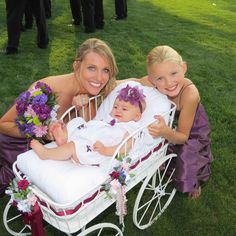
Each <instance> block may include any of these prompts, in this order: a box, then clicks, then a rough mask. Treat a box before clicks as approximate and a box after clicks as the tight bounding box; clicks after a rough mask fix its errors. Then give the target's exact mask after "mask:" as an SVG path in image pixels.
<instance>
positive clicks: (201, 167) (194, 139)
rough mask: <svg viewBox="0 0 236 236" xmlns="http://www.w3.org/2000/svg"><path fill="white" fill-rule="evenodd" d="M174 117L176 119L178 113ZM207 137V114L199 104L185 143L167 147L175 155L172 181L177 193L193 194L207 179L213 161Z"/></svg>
mask: <svg viewBox="0 0 236 236" xmlns="http://www.w3.org/2000/svg"><path fill="white" fill-rule="evenodd" d="M175 117H176V118H177V119H178V117H179V112H178V111H177V112H176V114H175ZM209 135H210V127H209V123H208V118H207V114H206V112H205V110H204V107H203V106H202V104H199V105H198V108H197V111H196V114H195V118H194V122H193V126H192V128H191V131H190V135H189V139H188V140H187V142H186V143H185V144H182V145H170V147H169V151H171V152H174V153H176V154H177V157H176V158H175V159H174V160H173V163H172V166H174V167H175V168H176V169H175V173H174V177H173V180H174V184H175V187H176V189H177V190H178V191H180V192H183V193H185V192H193V191H194V190H196V189H197V188H198V187H199V186H200V184H201V183H203V182H206V181H207V180H208V179H209V176H210V174H211V170H210V165H211V162H212V160H213V156H212V153H211V147H210V137H209Z"/></svg>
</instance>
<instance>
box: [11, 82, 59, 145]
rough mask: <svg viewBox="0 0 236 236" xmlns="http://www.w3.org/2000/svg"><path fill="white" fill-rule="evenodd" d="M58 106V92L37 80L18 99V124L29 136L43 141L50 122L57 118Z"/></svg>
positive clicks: (21, 130)
mask: <svg viewBox="0 0 236 236" xmlns="http://www.w3.org/2000/svg"><path fill="white" fill-rule="evenodd" d="M58 108H59V105H57V104H56V94H55V93H53V92H52V90H51V88H50V87H49V86H48V85H47V84H45V83H43V82H37V83H36V85H35V86H34V87H33V88H31V89H29V90H27V91H26V92H23V93H22V94H21V95H20V96H19V97H18V98H17V100H16V111H17V118H16V121H15V122H16V125H17V126H18V128H19V130H20V132H21V133H22V134H23V135H24V136H26V137H27V138H35V139H38V140H39V141H40V142H43V139H44V138H45V137H46V136H47V134H48V126H49V124H50V123H52V122H53V121H55V120H56V116H57V110H58Z"/></svg>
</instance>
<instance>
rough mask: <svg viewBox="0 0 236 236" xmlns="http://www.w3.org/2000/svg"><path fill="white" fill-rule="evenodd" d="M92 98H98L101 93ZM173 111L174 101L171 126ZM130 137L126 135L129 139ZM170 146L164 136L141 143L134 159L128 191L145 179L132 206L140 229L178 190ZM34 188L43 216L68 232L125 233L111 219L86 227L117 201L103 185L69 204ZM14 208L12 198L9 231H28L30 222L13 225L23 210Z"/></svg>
mask: <svg viewBox="0 0 236 236" xmlns="http://www.w3.org/2000/svg"><path fill="white" fill-rule="evenodd" d="M93 99H94V100H96V101H97V100H98V97H95V98H93ZM91 101H92V99H91ZM91 101H90V102H91ZM96 109H97V106H96ZM174 111H175V105H173V104H172V108H171V109H170V111H169V121H168V122H169V126H172V122H173V116H174ZM75 113H76V116H77V115H78V114H77V112H75V110H74V108H73V107H72V108H71V109H69V110H68V111H67V112H66V114H65V115H64V116H63V119H64V118H66V117H67V118H68V119H69V120H70V119H71V118H72V115H71V114H73V115H74V114H75ZM145 128H146V127H141V128H140V129H139V130H138V131H137V132H135V133H133V134H132V135H131V136H130V137H131V138H132V139H133V140H134V141H133V145H135V143H136V144H137V140H139V145H142V137H143V130H144V129H145ZM130 137H127V139H126V140H128V139H129V138H130ZM126 140H125V141H124V142H123V143H122V144H121V145H120V147H119V148H118V149H117V150H116V152H115V154H114V155H113V159H112V160H113V161H112V162H111V165H110V167H109V170H108V172H107V180H109V178H110V177H109V171H111V170H112V166H113V165H114V163H115V162H117V161H116V159H115V157H116V156H117V155H118V154H119V150H120V149H121V147H122V146H125V145H126ZM167 147H168V143H167V142H166V141H165V140H164V139H161V140H160V141H159V142H158V143H157V144H153V145H152V146H149V147H145V146H144V147H142V150H143V151H144V152H143V153H144V154H142V156H141V155H139V154H137V153H136V154H137V155H136V159H134V160H133V162H132V163H131V170H130V173H132V174H134V177H132V178H130V180H129V181H128V182H127V186H126V192H128V191H130V190H131V189H132V188H133V187H134V186H136V185H137V184H138V183H140V182H142V185H141V188H140V190H139V193H138V194H137V198H136V200H135V203H134V207H133V222H134V224H135V225H136V226H137V227H138V228H139V229H145V228H147V227H149V226H150V225H151V224H153V223H154V222H155V221H156V220H157V219H158V217H160V216H161V214H162V213H163V212H164V211H165V209H166V208H167V207H168V205H169V204H170V202H171V201H172V199H173V197H174V195H175V192H176V190H175V188H174V187H173V186H172V185H171V179H172V175H173V173H174V170H173V171H172V172H171V173H168V174H167V169H168V166H169V164H170V162H171V159H172V158H173V157H174V156H175V155H174V154H171V155H166V152H167ZM125 154H126V155H127V156H128V155H130V154H129V153H128V152H127V153H125ZM13 170H14V173H15V175H16V176H17V177H19V178H22V177H23V173H21V172H20V171H19V170H18V168H17V163H14V167H13ZM32 190H33V192H34V193H35V195H36V196H37V197H38V203H39V205H40V208H41V211H42V213H43V219H44V220H45V221H46V222H48V223H49V224H50V225H52V226H54V227H55V228H57V229H58V230H60V231H62V232H65V233H66V234H68V235H70V234H72V233H75V232H78V235H80V236H83V235H90V233H91V235H108V234H107V233H106V232H107V231H106V230H107V229H109V235H123V233H122V231H121V230H120V229H119V227H118V226H116V225H114V224H112V223H99V224H97V225H94V226H92V227H89V228H86V225H87V224H88V223H89V222H91V221H92V220H93V219H94V218H95V217H97V216H98V215H99V214H101V213H102V212H103V211H105V210H106V209H107V208H108V207H109V206H110V205H111V204H113V203H114V202H115V199H113V198H112V199H109V198H107V195H106V192H105V191H103V189H102V187H101V185H99V186H94V189H92V191H90V192H88V193H87V194H86V195H84V196H83V197H82V198H80V199H78V200H77V201H76V202H72V203H69V204H58V203H56V202H54V201H53V200H52V199H50V198H49V197H48V196H47V194H46V193H44V192H42V191H41V190H40V189H38V188H37V186H35V185H33V187H32ZM12 210H13V207H12V206H11V204H10V202H9V203H8V204H7V206H6V208H5V210H4V214H3V221H4V225H5V227H6V229H7V231H8V232H9V233H10V234H11V235H29V234H30V226H28V225H23V226H22V228H20V229H15V228H14V221H16V220H17V218H18V217H19V216H20V214H19V215H12V213H11V211H12ZM27 231H28V232H27Z"/></svg>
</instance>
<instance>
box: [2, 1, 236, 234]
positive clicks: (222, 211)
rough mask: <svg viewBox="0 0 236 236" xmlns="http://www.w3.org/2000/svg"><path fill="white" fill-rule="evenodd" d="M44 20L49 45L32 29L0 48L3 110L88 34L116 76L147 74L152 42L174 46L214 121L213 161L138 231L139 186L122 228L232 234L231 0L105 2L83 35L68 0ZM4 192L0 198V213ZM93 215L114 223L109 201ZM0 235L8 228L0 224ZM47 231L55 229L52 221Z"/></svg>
mask: <svg viewBox="0 0 236 236" xmlns="http://www.w3.org/2000/svg"><path fill="white" fill-rule="evenodd" d="M52 5H53V9H52V19H50V20H48V27H49V35H50V44H49V48H48V49H46V50H42V49H38V48H37V47H36V43H35V37H36V32H35V28H34V29H32V30H28V31H27V32H25V33H22V35H21V42H20V48H19V50H20V53H19V54H18V55H14V56H6V55H3V54H0V83H1V86H0V94H1V95H0V115H2V114H3V113H4V111H5V109H6V108H7V107H8V105H9V104H10V103H11V102H12V101H13V100H14V99H15V98H16V96H17V95H18V94H19V93H20V92H22V91H23V90H24V89H26V88H27V87H28V85H29V84H30V83H32V82H33V81H35V80H37V79H40V78H42V77H45V76H48V75H54V74H63V73H67V72H69V71H71V64H72V61H73V58H74V56H75V50H76V48H77V47H78V45H79V44H80V43H81V42H83V41H84V40H85V39H87V38H88V37H97V38H100V39H103V40H105V41H106V42H108V43H109V45H110V46H111V47H112V49H113V51H114V54H115V56H116V59H117V62H118V66H119V70H120V73H119V75H118V78H119V79H124V78H128V77H141V76H143V75H144V74H145V73H146V67H145V57H146V55H147V53H148V52H149V50H150V49H152V48H153V47H154V46H156V45H160V44H167V45H170V46H172V47H174V48H175V49H176V50H178V51H179V52H180V53H181V54H182V56H183V58H184V60H186V61H187V63H188V73H187V76H188V77H189V78H191V79H192V80H193V82H194V83H195V84H196V85H197V87H198V88H199V91H200V93H201V99H202V103H203V104H204V106H205V108H206V110H207V113H208V116H209V120H210V123H211V127H212V136H211V137H212V150H213V154H214V162H213V164H212V176H211V178H210V180H209V182H208V183H207V184H206V185H205V186H204V188H203V193H202V196H201V198H200V199H199V200H197V201H192V200H190V199H188V198H187V197H186V196H185V195H183V194H179V193H178V194H177V195H176V196H175V198H174V200H173V201H172V202H171V205H170V206H169V207H168V209H167V210H166V212H165V213H164V214H163V215H162V216H161V218H160V219H159V220H158V221H157V222H156V223H155V224H154V225H152V226H151V227H150V228H148V229H146V230H144V231H140V230H138V229H137V228H136V227H135V226H134V225H133V223H132V205H133V203H134V199H135V196H136V194H137V191H138V189H137V188H135V189H134V190H133V191H132V192H130V193H128V200H129V201H128V213H129V214H128V216H127V217H126V218H125V221H126V222H125V223H126V228H125V235H150V236H151V235H162V236H163V235H168V236H169V235H177V236H178V235H180V236H184V235H186V236H187V235H188V236H189V235H196V236H199V235H207V236H208V235H214V236H218V235H219V236H221V235H225V236H231V235H232V236H233V235H236V200H235V199H236V198H235V196H236V190H235V186H236V183H235V169H236V164H235V163H236V162H235V153H236V145H235V141H236V135H235V133H236V106H235V105H236V104H235V103H236V80H235V75H236V27H235V26H236V13H235V12H236V2H235V1H234V0H214V1H208V0H198V1H193V0H192V1H191V0H186V1H182V0H169V1H166V0H128V15H129V16H128V19H127V20H126V21H119V22H115V21H111V20H110V19H111V17H112V16H113V15H114V1H111V0H109V1H104V8H105V20H106V25H105V29H104V30H102V31H97V32H96V33H94V34H89V35H88V34H85V33H84V32H83V30H84V29H83V27H82V26H80V27H74V26H70V25H69V24H70V20H71V13H70V9H69V3H68V1H63V0H57V1H53V2H52ZM5 18H6V15H5V3H4V1H1V2H0V22H1V25H0V32H1V37H0V48H4V47H5V45H6V40H7V32H6V19H5ZM7 200H8V198H7V197H4V198H2V199H1V200H0V212H1V213H2V212H3V209H4V206H5V204H6V202H7ZM96 221H112V222H115V223H117V217H116V216H115V210H114V207H112V208H109V209H108V210H107V211H105V212H104V213H103V214H102V215H101V216H99V217H98V219H97V220H96ZM0 232H1V235H8V233H7V232H6V230H5V229H4V226H3V224H2V223H1V224H0ZM46 234H47V235H59V233H58V231H56V230H55V229H53V228H52V227H51V226H47V227H46Z"/></svg>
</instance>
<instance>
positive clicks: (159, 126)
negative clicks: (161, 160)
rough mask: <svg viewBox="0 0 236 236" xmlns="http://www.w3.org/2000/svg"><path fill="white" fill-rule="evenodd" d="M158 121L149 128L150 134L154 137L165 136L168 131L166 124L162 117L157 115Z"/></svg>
mask: <svg viewBox="0 0 236 236" xmlns="http://www.w3.org/2000/svg"><path fill="white" fill-rule="evenodd" d="M154 118H155V119H156V121H155V122H154V123H152V124H151V125H149V126H148V132H149V134H150V135H151V136H152V137H153V138H156V137H158V136H163V134H164V131H165V129H166V127H167V126H166V123H165V120H164V118H163V117H162V116H159V115H156V116H155V117H154Z"/></svg>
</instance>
